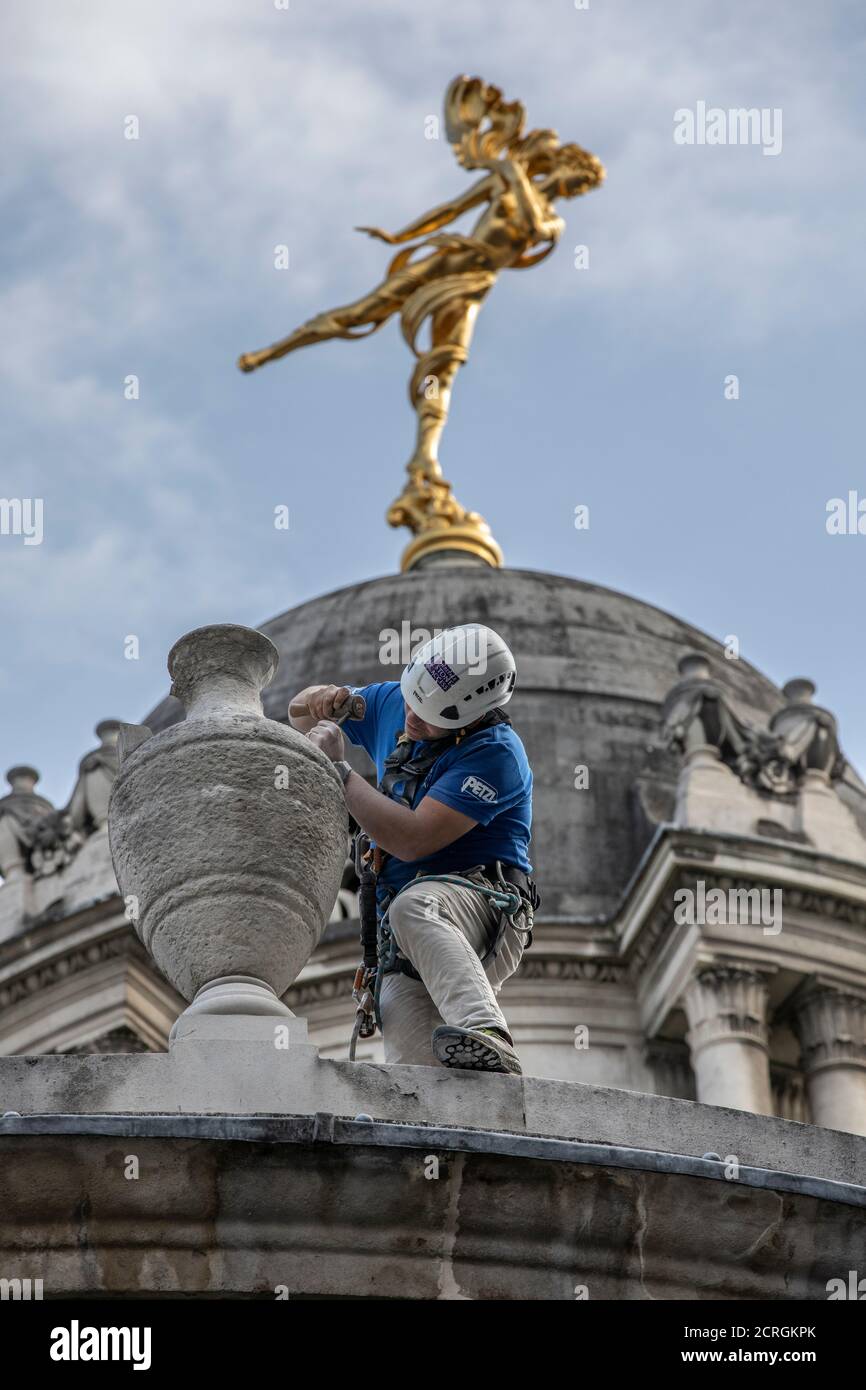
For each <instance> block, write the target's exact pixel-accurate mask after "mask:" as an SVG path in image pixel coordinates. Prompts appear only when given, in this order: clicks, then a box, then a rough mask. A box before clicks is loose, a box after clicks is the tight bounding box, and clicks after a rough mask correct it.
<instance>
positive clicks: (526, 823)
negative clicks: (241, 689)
mask: <svg viewBox="0 0 866 1390" xmlns="http://www.w3.org/2000/svg"><path fill="white" fill-rule="evenodd" d="M515 674H516V668H515V663H514V657H513V656H512V654H511V652H510V651H509V649H508V647H507V646H506V644H505V643H504V642H503V640H502V638H501V637H499V636H498V635H497V634H496V633H495V632H493V631H492V629H491V628H488V627H483V626H481V625H480V624H477V623H472V624H467V625H466V626H463V627H456V628H448V629H446V631H444V632H442V633H440V634H439V636H437V637H434V638H433V639H432V641H430V642H428V643H426V644H425V645H424V646H423V647H421V648H420V650H419V651H418V652H417V653H416V654H415V656H414V658H413V659H412V660H411V661H410V662H409V664H408V666H407V667H406V669H405V671H404V672H403V676H402V678H401V680H400V681H399V682H397V681H384V682H382V683H380V684H375V685H368V686H362V687H357V688H356V687H352V686H336V685H314V686H310V687H309V688H308V689H306V690H303V691H301V692H299V694H297V695H296V696H295V698H294V699H293V700H292V702H291V706H290V710H291V709H296V710H297V709H306V713H305V714H301V715H299V714H292V713H290V715H289V719H290V723H291V724H292V726H293V728H295V729H298V730H299V731H300V732H301V733H305V734H306V735H307V737H308V738H309V739H310V741H311V742H312V743H314V744H315V745H316V747H317V748H320V749H321V751H322V752H323V753H325V754H326V755H327V757H329V758H330V759H331V760H332V761H333V763H334V764H335V766H336V768H337V770H338V772H339V773H340V776H341V778H342V779H343V785H344V788H345V794H346V804H347V806H348V809H349V811H350V812H351V814H352V815H353V816H354V818H355V820H356V821H357V822H358V824H359V826H360V827H361V830H362V831H363V832H365V833H366V835H367V836H368V837H369V839H370V841H371V842H372V843H373V844H374V845H375V846H376V847H377V848H376V851H375V853H376V862H377V865H378V866H379V872H378V881H377V901H378V909H379V915H380V963H379V973H380V976H381V978H380V980H379V989H380V997H379V1011H380V1019H381V1025H382V1034H383V1038H384V1042H385V1059H386V1061H388V1062H405V1063H413V1064H419V1065H424V1064H427V1065H430V1064H431V1062H434V1060H435V1061H438V1062H439V1063H441V1064H442V1065H444V1066H447V1067H464V1068H466V1067H468V1068H475V1069H480V1070H482V1071H498V1072H516V1073H519V1072H520V1070H521V1067H520V1062H519V1059H518V1057H517V1053H516V1052H515V1050H514V1046H513V1040H512V1038H511V1035H510V1033H509V1031H508V1026H507V1024H506V1021H505V1018H504V1016H503V1014H502V1011H501V1009H500V1008H499V1005H498V1003H497V1001H496V993H497V992H498V990H499V989H500V987H501V985H502V984H503V982H504V981H505V980H507V979H508V977H509V975H512V974H513V973H514V971H515V970H516V969H517V966H518V965H519V963H520V958H521V956H522V954H523V950H524V947H525V945H527V944H528V937H529V935H530V930H531V925H532V906H533V905H534V904H535V903H536V902H537V899H536V898H535V891H534V886H533V885H532V883H531V880H530V879H529V877H528V875H529V873H530V872H531V867H532V866H531V864H530V862H529V857H528V849H529V840H530V826H531V819H532V773H531V771H530V768H529V763H528V761H527V758H526V753H525V750H524V747H523V744H522V742H521V740H520V739H519V738H518V736H517V734H516V733H515V732H514V729H513V728H512V727H511V721H510V720H509V719H508V716H507V715H505V714H504V713H503V710H502V707H503V705H506V704H507V703H508V701H509V700H510V699H511V695H512V691H513V689H514V681H515ZM353 695H362V696H363V697H364V700H365V702H366V713H365V715H364V717H363V719H360V720H357V721H353V720H350V721H347V722H346V723H345V724H344V725H343V728H342V730H341V729H340V728H339V727H338V725H337V724H335V723H334V722H333V718H334V716H335V715H339V714H340V713H341V710H342V709H343V708H344V707H345V704H346V701H347V700H349V699H351V697H352V696H353ZM344 734H345V735H347V736H348V738H349V739H350V741H351V742H352V743H356V744H360V745H361V747H362V748H365V749H366V751H367V752H368V753H369V755H370V757H371V758H372V759H373V761H374V763H375V764H376V770H377V773H378V776H379V786H378V789H374V788H373V787H371V786H370V785H369V784H368V783H367V782H366V781H365V780H364V778H363V777H359V776H358V775H357V774H356V773H354V772H353V771H352V769H351V768H350V766H349V764H348V763H347V762H345V761H344V753H345V748H344V744H343V735H344ZM443 876H444V878H443ZM503 909H504V910H503ZM383 948H387V949H383ZM431 1048H432V1051H431Z"/></svg>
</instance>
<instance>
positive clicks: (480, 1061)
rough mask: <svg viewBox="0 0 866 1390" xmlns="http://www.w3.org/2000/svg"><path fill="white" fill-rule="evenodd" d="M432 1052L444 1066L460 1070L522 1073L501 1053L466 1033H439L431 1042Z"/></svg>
mask: <svg viewBox="0 0 866 1390" xmlns="http://www.w3.org/2000/svg"><path fill="white" fill-rule="evenodd" d="M433 1052H434V1054H435V1055H436V1057H437V1058H438V1060H439V1061H440V1062H441V1063H442V1065H443V1066H445V1067H456V1068H458V1069H459V1070H460V1071H491V1072H502V1073H504V1074H505V1075H506V1076H520V1075H522V1073H521V1071H520V1070H519V1069H513V1068H511V1067H509V1066H508V1065H507V1064H506V1063H505V1061H504V1060H503V1057H502V1053H501V1052H498V1051H497V1050H496V1048H495V1047H489V1046H488V1045H487V1043H483V1042H481V1041H480V1039H479V1038H473V1037H470V1036H468V1035H467V1034H466V1033H460V1032H457V1031H455V1032H453V1033H446V1034H444V1035H440V1036H439V1037H438V1038H436V1039H435V1041H434V1043H433Z"/></svg>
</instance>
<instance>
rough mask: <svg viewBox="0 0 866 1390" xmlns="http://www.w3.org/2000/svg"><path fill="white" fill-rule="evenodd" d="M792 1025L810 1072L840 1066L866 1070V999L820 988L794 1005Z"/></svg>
mask: <svg viewBox="0 0 866 1390" xmlns="http://www.w3.org/2000/svg"><path fill="white" fill-rule="evenodd" d="M792 1022H793V1026H794V1031H795V1032H796V1034H797V1037H798V1039H799V1042H800V1049H801V1054H802V1059H803V1066H804V1068H805V1070H806V1071H808V1072H816V1071H820V1070H822V1069H823V1068H824V1067H828V1066H838V1065H839V1064H840V1063H844V1064H847V1065H848V1066H856V1067H863V1068H866V999H864V998H863V997H861V996H860V995H856V994H848V993H846V992H845V991H844V990H841V989H835V988H833V987H832V986H829V985H822V986H818V987H817V988H816V989H812V990H810V991H809V992H808V993H807V994H804V995H803V997H802V998H801V999H800V1000H797V1001H795V1002H794V1006H793V1009H792Z"/></svg>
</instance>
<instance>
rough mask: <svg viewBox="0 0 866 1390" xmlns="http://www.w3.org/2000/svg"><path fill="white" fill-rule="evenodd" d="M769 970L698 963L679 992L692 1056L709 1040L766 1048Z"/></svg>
mask: <svg viewBox="0 0 866 1390" xmlns="http://www.w3.org/2000/svg"><path fill="white" fill-rule="evenodd" d="M772 973H773V972H772V970H767V971H764V970H760V969H758V968H756V967H755V966H753V965H745V964H742V965H741V964H737V963H734V962H730V963H721V962H720V963H717V964H708V965H703V966H698V968H697V970H696V971H695V974H694V976H693V978H692V979H691V981H690V982H689V984H688V985H687V986H686V989H685V993H684V995H683V1003H684V1006H685V1010H686V1015H687V1017H688V1021H689V1034H688V1041H689V1046H690V1048H691V1050H692V1055H693V1056H694V1055H695V1054H696V1053H698V1052H699V1051H700V1050H701V1049H702V1048H704V1047H706V1046H707V1045H708V1044H710V1043H716V1042H722V1041H725V1040H729V1039H730V1040H736V1041H739V1042H743V1043H753V1044H754V1045H755V1046H756V1047H760V1048H764V1049H766V1047H767V1041H768V1029H767V1001H768V983H769V978H770V975H771V974H772Z"/></svg>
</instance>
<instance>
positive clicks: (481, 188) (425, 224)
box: [355, 174, 495, 246]
mask: <svg viewBox="0 0 866 1390" xmlns="http://www.w3.org/2000/svg"><path fill="white" fill-rule="evenodd" d="M494 188H495V179H494V177H493V175H492V174H485V175H484V178H483V179H479V180H478V182H477V183H474V184H473V185H472V187H471V188H468V189H467V190H466V192H465V193H464V194H463V196H462V197H461V198H453V199H451V200H450V201H449V202H447V203H440V205H439V207H438V208H433V209H432V210H431V211H430V212H425V213H423V214H422V216H421V217H416V219H415V221H414V222H410V223H409V224H408V226H406V227H403V228H402V230H401V231H399V232H383V231H382V229H381V228H380V227H356V228H355V231H356V232H367V233H368V234H369V235H370V236H374V237H378V238H379V240H380V241H387V242H388V244H389V246H397V245H398V244H399V243H400V242H401V241H413V240H414V239H415V237H418V236H427V235H428V234H429V233H430V232H437V231H438V230H439V228H440V227H446V226H447V225H448V223H449V222H453V221H454V220H455V219H456V218H458V217H462V216H463V213H464V212H469V210H470V209H471V208H475V207H478V205H479V203H485V202H487V201H488V199H489V198H490V197H491V194H492V193H493V191H494Z"/></svg>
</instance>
